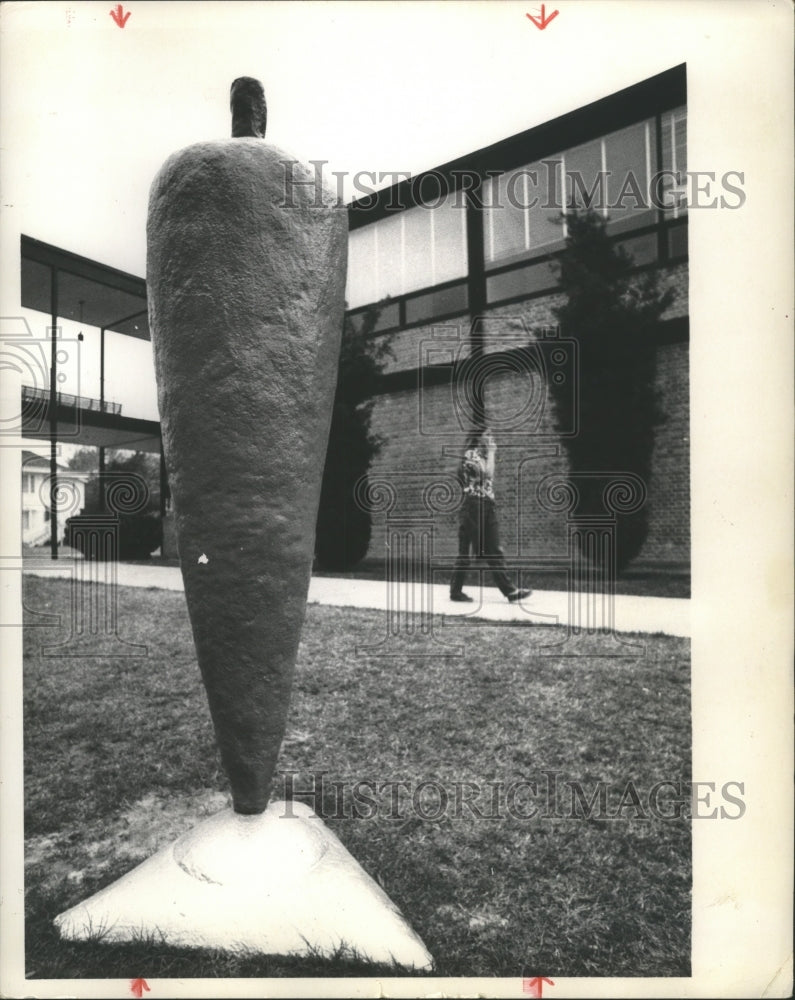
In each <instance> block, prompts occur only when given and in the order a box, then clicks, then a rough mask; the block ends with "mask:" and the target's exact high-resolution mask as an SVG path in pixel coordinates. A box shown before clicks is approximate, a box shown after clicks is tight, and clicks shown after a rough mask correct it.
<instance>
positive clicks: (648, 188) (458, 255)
mask: <svg viewBox="0 0 795 1000" xmlns="http://www.w3.org/2000/svg"><path fill="white" fill-rule="evenodd" d="M657 124H658V123H657V120H656V119H655V118H649V119H647V120H646V121H642V122H638V123H637V124H635V125H631V126H629V127H628V128H624V129H620V130H618V131H616V132H612V133H610V134H609V135H605V136H602V137H600V138H598V139H594V140H592V141H591V142H587V143H584V144H583V145H580V146H577V147H575V148H573V149H569V150H564V151H563V152H561V153H557V154H556V155H555V156H550V157H547V158H545V159H544V160H540V161H537V162H534V163H528V164H526V165H525V166H522V167H519V168H517V169H515V170H510V171H506V172H504V173H502V174H499V175H498V176H495V177H491V178H489V179H487V180H486V182H485V183H484V184H483V186H482V189H481V194H480V197H481V201H482V204H483V231H484V235H483V238H484V248H483V250H484V259H485V262H486V269H487V270H489V269H492V268H496V267H502V266H504V265H506V264H510V263H511V262H513V261H520V260H522V259H525V258H527V259H530V258H532V257H534V256H539V255H542V254H546V253H550V252H553V251H554V250H555V249H557V248H559V247H560V246H562V245H563V242H564V240H565V238H566V223H565V219H564V218H563V209H564V207H569V206H571V205H572V204H574V205H577V206H578V207H592V208H594V209H595V210H597V211H600V212H601V213H603V214H604V216H605V218H606V219H607V220H608V225H609V228H610V229H611V231H614V232H617V233H618V232H622V231H626V230H632V229H638V228H641V227H643V226H646V225H650V224H653V223H654V222H655V221H656V219H657V207H658V206H659V205H663V206H664V217H665V218H667V219H677V218H679V217H681V216H682V215H684V214H685V213H686V211H687V207H686V203H685V200H684V186H685V171H686V169H687V166H686V162H687V147H686V109H685V108H684V107H681V108H677V109H676V110H674V111H667V112H664V113H663V114H662V115H661V116H660V120H659V127H660V131H659V136H660V140H659V154H660V155H659V157H658V132H657ZM660 166H661V167H662V171H663V173H662V174H660V172H659V168H660ZM467 268H468V261H467V240H466V209H465V199H464V198H463V197H462V196H461V193H460V192H454V193H453V194H451V195H449V196H448V197H447V198H445V199H444V200H442V201H437V202H436V203H435V204H434V205H433V207H430V206H428V207H426V206H417V207H414V208H410V209H407V210H405V211H403V212H400V213H399V214H397V215H392V216H389V217H388V218H385V219H381V220H379V221H378V222H374V223H371V224H370V225H368V226H363V227H362V228H360V229H356V230H354V231H353V232H352V233H351V234H350V238H349V260H348V288H347V300H348V307H349V308H350V309H355V308H357V307H358V306H363V305H367V304H368V303H371V302H377V301H380V300H381V299H384V298H386V297H392V298H394V297H396V296H400V295H406V294H408V293H411V292H414V291H418V290H419V289H423V288H429V287H431V286H435V285H440V284H443V283H445V282H451V281H454V280H455V279H458V278H464V277H466V274H467Z"/></svg>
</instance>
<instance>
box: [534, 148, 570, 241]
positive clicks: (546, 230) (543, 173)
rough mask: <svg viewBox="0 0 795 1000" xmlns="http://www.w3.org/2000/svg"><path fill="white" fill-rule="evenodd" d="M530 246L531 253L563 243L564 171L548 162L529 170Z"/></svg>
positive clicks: (560, 166)
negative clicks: (540, 248)
mask: <svg viewBox="0 0 795 1000" xmlns="http://www.w3.org/2000/svg"><path fill="white" fill-rule="evenodd" d="M527 170H528V176H527V204H528V205H529V206H530V207H529V208H528V210H527V212H528V242H529V246H530V249H531V250H535V249H537V248H539V247H544V248H549V247H551V246H552V245H553V244H555V243H558V242H562V240H563V220H562V219H561V213H562V211H563V200H562V199H563V168H562V165H561V161H560V160H553V159H552V158H549V159H547V160H546V161H545V162H542V163H531V164H530V166H529V167H528V168H527Z"/></svg>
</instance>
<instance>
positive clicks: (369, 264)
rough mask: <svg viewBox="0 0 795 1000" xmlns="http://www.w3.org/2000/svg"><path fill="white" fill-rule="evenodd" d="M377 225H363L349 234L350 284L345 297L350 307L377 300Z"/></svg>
mask: <svg viewBox="0 0 795 1000" xmlns="http://www.w3.org/2000/svg"><path fill="white" fill-rule="evenodd" d="M376 297H377V296H376V289H375V226H372V225H370V226H363V227H362V228H361V229H354V230H353V232H351V233H349V234H348V284H347V288H346V291H345V298H346V300H347V302H348V308H349V309H355V308H356V307H357V306H363V305H367V303H368V302H375V300H376Z"/></svg>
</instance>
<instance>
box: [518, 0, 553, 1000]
mask: <svg viewBox="0 0 795 1000" xmlns="http://www.w3.org/2000/svg"><path fill="white" fill-rule="evenodd" d="M541 9H542V10H543V7H542V8H541ZM555 13H556V14H557V11H555ZM529 16H530V15H529V14H528V17H529ZM550 20H551V18H550ZM544 983H549V985H550V986H554V985H555V984H554V983H553V982H552V980H551V979H547V977H546V976H533V978H532V979H523V980H522V993H529V994H530V996H531V997H540V996H541V991H542V990H543V988H544Z"/></svg>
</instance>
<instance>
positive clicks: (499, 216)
mask: <svg viewBox="0 0 795 1000" xmlns="http://www.w3.org/2000/svg"><path fill="white" fill-rule="evenodd" d="M523 175H524V168H520V169H519V170H511V171H509V172H508V173H507V174H500V176H499V177H494V178H492V179H491V181H489V185H488V186H489V190H488V191H486V192H485V195H484V200H485V204H486V205H488V206H489V207H488V208H487V209H486V213H485V219H484V235H485V239H486V263H492V262H493V261H497V260H499V261H503V260H505V259H506V258H509V257H514V256H516V254H521V253H524V252H525V250H526V249H527V242H526V240H525V229H526V225H525V214H526V213H525V209H524V205H526V204H527V201H526V198H525V190H524V183H525V181H524V176H523Z"/></svg>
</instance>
